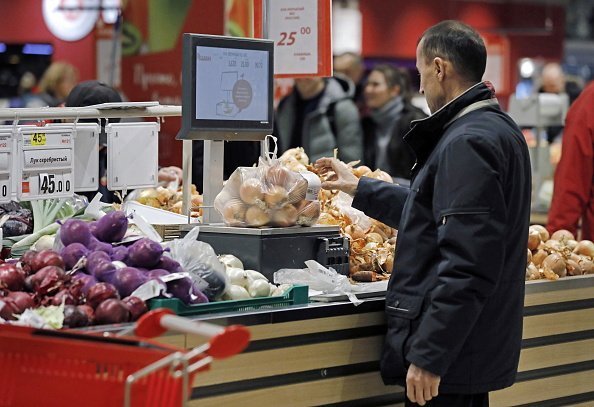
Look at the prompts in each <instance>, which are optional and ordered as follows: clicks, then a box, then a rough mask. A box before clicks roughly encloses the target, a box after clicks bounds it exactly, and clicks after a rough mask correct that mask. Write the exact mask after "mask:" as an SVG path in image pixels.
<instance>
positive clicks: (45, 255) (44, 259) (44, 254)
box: [30, 250, 64, 271]
mask: <svg viewBox="0 0 594 407" xmlns="http://www.w3.org/2000/svg"><path fill="white" fill-rule="evenodd" d="M30 266H31V270H32V271H37V270H41V269H42V268H44V267H46V266H56V267H59V268H61V269H63V268H64V260H63V259H62V256H60V255H59V254H58V253H56V252H55V251H53V250H42V251H40V252H38V253H37V255H36V256H35V257H34V258H33V259H32V260H31V262H30Z"/></svg>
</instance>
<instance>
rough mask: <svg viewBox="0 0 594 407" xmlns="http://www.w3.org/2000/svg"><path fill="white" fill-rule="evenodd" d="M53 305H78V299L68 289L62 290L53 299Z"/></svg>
mask: <svg viewBox="0 0 594 407" xmlns="http://www.w3.org/2000/svg"><path fill="white" fill-rule="evenodd" d="M51 304H52V305H60V304H67V305H77V301H76V298H74V295H72V294H71V293H70V291H68V289H62V290H60V291H59V292H58V293H57V294H56V295H54V296H53V297H52V301H51Z"/></svg>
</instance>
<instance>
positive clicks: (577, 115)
mask: <svg viewBox="0 0 594 407" xmlns="http://www.w3.org/2000/svg"><path fill="white" fill-rule="evenodd" d="M580 222H581V237H580V239H588V240H594V82H591V83H590V85H588V86H587V87H586V89H584V91H583V92H582V93H581V95H580V96H579V97H578V98H577V99H576V101H575V102H574V103H573V104H572V105H571V107H570V108H569V112H568V113H567V118H566V119H565V130H564V131H563V141H562V149H561V160H560V161H559V164H558V165H557V169H556V170H555V183H554V190H553V200H552V202H551V209H550V210H549V217H548V224H547V229H548V230H549V231H551V232H554V231H556V230H559V229H567V230H569V231H570V232H572V233H573V234H574V235H575V236H578V234H577V230H578V227H579V225H580Z"/></svg>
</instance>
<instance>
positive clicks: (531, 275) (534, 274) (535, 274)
mask: <svg viewBox="0 0 594 407" xmlns="http://www.w3.org/2000/svg"><path fill="white" fill-rule="evenodd" d="M539 279H540V272H539V271H538V268H537V267H536V266H535V265H534V264H533V263H530V264H528V266H527V267H526V280H539Z"/></svg>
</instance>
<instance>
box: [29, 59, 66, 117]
mask: <svg viewBox="0 0 594 407" xmlns="http://www.w3.org/2000/svg"><path fill="white" fill-rule="evenodd" d="M77 83H78V69H76V68H75V67H74V66H72V65H70V64H69V63H67V62H54V63H52V64H51V65H50V66H49V67H48V68H47V70H46V71H45V72H44V73H43V76H42V77H41V80H40V81H39V93H38V94H37V95H36V96H37V97H38V98H40V99H41V100H42V101H43V103H44V106H49V107H55V106H59V105H61V104H62V103H64V101H65V100H66V97H67V96H68V95H69V94H70V91H72V89H73V88H74V86H75V85H76V84H77ZM26 107H29V106H26Z"/></svg>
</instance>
